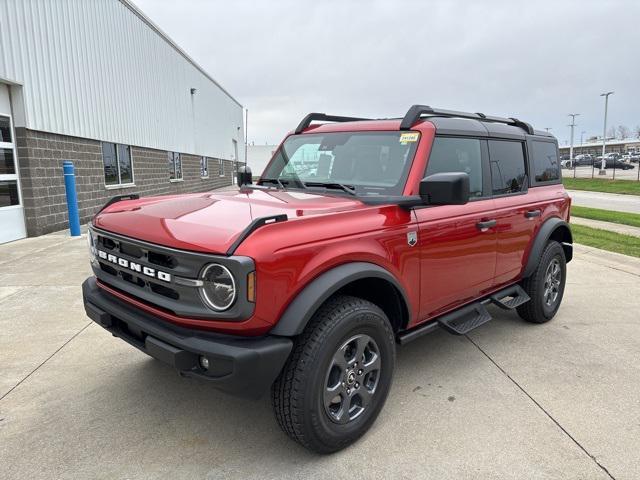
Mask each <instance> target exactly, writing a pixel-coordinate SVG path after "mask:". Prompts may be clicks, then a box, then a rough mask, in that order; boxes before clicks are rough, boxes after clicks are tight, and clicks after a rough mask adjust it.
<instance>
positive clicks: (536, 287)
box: [517, 240, 567, 323]
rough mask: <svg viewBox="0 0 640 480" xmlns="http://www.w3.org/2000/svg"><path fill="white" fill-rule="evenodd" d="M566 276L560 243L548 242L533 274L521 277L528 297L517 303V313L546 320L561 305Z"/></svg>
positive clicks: (533, 318)
mask: <svg viewBox="0 0 640 480" xmlns="http://www.w3.org/2000/svg"><path fill="white" fill-rule="evenodd" d="M566 279H567V260H566V258H565V255H564V250H563V249H562V245H560V244H559V243H558V242H556V241H554V240H551V241H549V243H547V246H546V247H545V249H544V251H543V252H542V256H541V257H540V262H539V263H538V266H537V267H536V270H535V271H534V272H533V274H532V275H531V276H530V277H528V278H525V279H524V280H523V281H522V288H524V291H525V292H527V294H528V295H529V297H531V300H529V301H528V302H527V303H525V304H523V305H520V306H519V307H518V309H517V310H518V315H520V317H521V318H523V319H524V320H526V321H528V322H533V323H545V322H548V321H549V320H551V319H552V318H553V317H554V316H555V314H556V313H557V311H558V308H560V303H561V302H562V296H563V295H564V287H565V282H566Z"/></svg>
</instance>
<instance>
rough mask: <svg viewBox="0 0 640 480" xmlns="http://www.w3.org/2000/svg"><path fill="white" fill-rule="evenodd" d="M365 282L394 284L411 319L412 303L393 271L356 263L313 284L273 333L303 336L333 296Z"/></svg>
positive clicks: (339, 268)
mask: <svg viewBox="0 0 640 480" xmlns="http://www.w3.org/2000/svg"><path fill="white" fill-rule="evenodd" d="M364 278H379V279H383V280H386V281H388V282H389V283H391V284H392V285H393V286H394V287H395V288H396V289H397V290H398V293H399V294H400V296H401V298H402V299H403V301H404V303H405V305H406V307H407V310H408V312H409V318H410V316H411V311H410V308H411V307H410V305H411V304H410V303H409V302H408V298H407V295H406V292H405V291H404V288H402V285H400V282H398V280H397V279H396V278H395V277H394V276H393V275H392V274H391V273H390V272H389V271H387V270H385V269H384V268H382V267H380V266H379V265H376V264H374V263H368V262H352V263H345V264H342V265H339V266H337V267H334V268H332V269H330V270H327V271H326V272H324V273H322V274H321V275H319V276H318V277H316V278H315V279H314V280H312V281H311V282H310V283H309V284H308V285H307V286H306V287H304V289H303V290H302V291H300V292H299V293H298V295H297V296H296V297H295V298H294V299H293V301H292V302H291V303H290V304H289V306H288V307H287V309H286V310H285V311H284V313H283V314H282V316H281V317H280V319H279V321H278V323H277V324H276V325H275V327H274V328H273V329H272V330H271V331H270V332H269V333H270V334H271V335H279V336H283V337H292V336H295V335H300V334H301V333H302V332H303V331H304V329H305V327H306V326H307V323H309V320H311V317H312V316H313V314H314V313H315V312H316V311H317V310H318V308H320V306H321V305H322V304H323V303H324V302H325V301H326V300H327V299H328V298H329V297H330V296H331V295H333V294H334V293H335V292H337V291H338V290H340V289H341V288H342V287H344V286H345V285H348V284H349V283H351V282H353V281H356V280H361V279H364Z"/></svg>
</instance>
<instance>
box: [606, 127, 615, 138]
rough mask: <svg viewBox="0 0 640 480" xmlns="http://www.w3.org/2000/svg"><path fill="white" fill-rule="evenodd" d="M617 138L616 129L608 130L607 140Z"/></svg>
mask: <svg viewBox="0 0 640 480" xmlns="http://www.w3.org/2000/svg"><path fill="white" fill-rule="evenodd" d="M609 138H616V127H609V130H607V139H609Z"/></svg>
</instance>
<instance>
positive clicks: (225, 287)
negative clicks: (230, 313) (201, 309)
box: [200, 263, 236, 311]
mask: <svg viewBox="0 0 640 480" xmlns="http://www.w3.org/2000/svg"><path fill="white" fill-rule="evenodd" d="M201 279H202V281H203V285H202V287H200V293H201V294H202V299H203V300H204V302H205V303H206V304H207V306H208V307H209V308H212V309H214V310H218V311H222V310H226V309H228V308H229V307H230V306H231V305H233V302H234V301H235V299H236V282H235V280H234V278H233V275H232V274H231V272H230V271H229V269H228V268H227V267H225V266H223V265H220V264H218V263H212V264H210V265H207V266H206V267H205V269H204V270H203V271H202V275H201Z"/></svg>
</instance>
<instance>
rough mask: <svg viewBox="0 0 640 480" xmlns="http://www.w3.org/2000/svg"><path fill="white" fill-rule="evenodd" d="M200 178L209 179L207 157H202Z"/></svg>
mask: <svg viewBox="0 0 640 480" xmlns="http://www.w3.org/2000/svg"><path fill="white" fill-rule="evenodd" d="M200 177H202V178H208V177H209V159H208V158H207V157H200Z"/></svg>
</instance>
